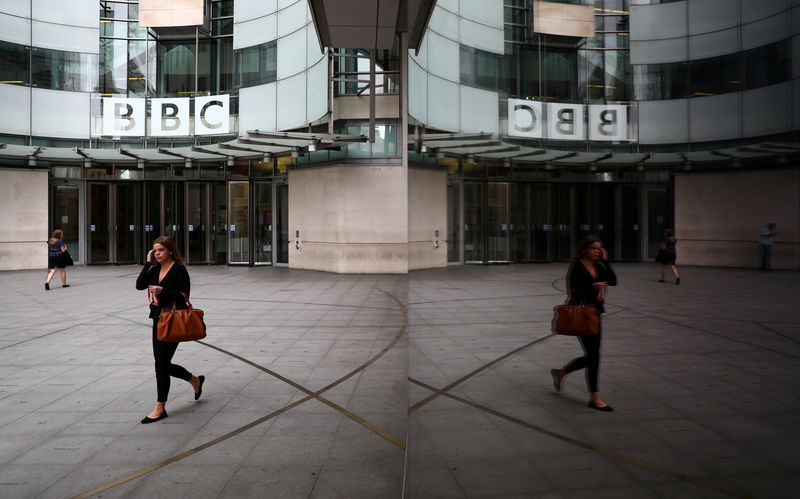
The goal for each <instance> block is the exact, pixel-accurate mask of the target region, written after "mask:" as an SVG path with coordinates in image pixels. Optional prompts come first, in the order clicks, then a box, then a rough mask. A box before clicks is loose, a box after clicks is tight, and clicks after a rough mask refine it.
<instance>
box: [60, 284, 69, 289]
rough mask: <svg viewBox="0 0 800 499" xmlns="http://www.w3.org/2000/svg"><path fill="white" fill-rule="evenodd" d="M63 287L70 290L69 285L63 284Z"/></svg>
mask: <svg viewBox="0 0 800 499" xmlns="http://www.w3.org/2000/svg"><path fill="white" fill-rule="evenodd" d="M61 287H62V288H68V287H69V284H62V285H61Z"/></svg>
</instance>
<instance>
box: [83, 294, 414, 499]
mask: <svg viewBox="0 0 800 499" xmlns="http://www.w3.org/2000/svg"><path fill="white" fill-rule="evenodd" d="M374 289H376V290H378V291H380V292H382V293H384V294H385V295H387V296H389V297H390V298H392V299H393V300H394V301H395V302H397V304H398V305H399V306H400V309H401V310H402V312H403V324H402V326H401V328H400V330H399V331H398V332H397V334H396V335H395V337H394V338H393V339H392V341H391V342H389V344H388V345H386V346H385V347H384V348H383V349H382V350H381V351H380V352H378V353H377V354H375V355H374V356H373V357H372V358H370V359H369V360H368V361H366V362H365V363H363V364H361V365H360V366H358V367H357V368H356V369H354V370H352V371H350V372H349V373H347V374H346V375H345V376H343V377H341V378H339V379H338V380H336V381H334V382H333V383H330V384H329V385H327V386H325V387H324V388H322V389H320V390H317V391H316V392H311V391H310V390H308V389H307V388H305V387H303V386H302V385H300V384H298V383H295V382H294V381H292V380H290V379H289V378H286V377H285V376H282V375H280V374H278V373H276V372H275V371H272V370H270V369H267V368H266V367H263V366H260V365H258V364H256V363H255V362H252V361H250V360H247V359H245V358H244V357H241V356H239V355H236V354H234V353H232V352H228V351H227V350H224V349H222V348H219V347H216V346H214V345H211V344H209V343H206V342H204V341H198V343H201V344H203V345H205V346H207V347H209V348H212V349H214V350H217V351H219V352H221V353H224V354H226V355H230V356H232V357H234V358H236V359H238V360H241V361H242V362H244V363H246V364H248V365H250V366H253V367H255V368H256V369H260V370H262V371H264V372H266V373H268V374H270V375H271V376H274V377H276V378H278V379H279V380H281V381H283V382H284V383H287V384H289V385H290V386H292V387H294V388H297V389H298V390H300V391H302V392H304V393H306V394H307V396H306V397H304V398H302V399H300V400H297V401H295V402H293V403H291V404H289V405H287V406H286V407H283V408H281V409H278V410H276V411H274V412H271V413H270V414H267V415H266V416H264V417H262V418H259V419H257V420H255V421H253V422H251V423H248V424H247V425H245V426H242V427H241V428H237V429H236V430H233V431H231V432H229V433H226V434H225V435H222V436H220V437H217V438H215V439H214V440H211V441H208V442H206V443H204V444H202V445H199V446H197V447H195V448H193V449H190V450H188V451H186V452H183V453H181V454H178V455H176V456H173V457H171V458H169V459H166V460H164V461H161V462H160V463H157V464H154V465H152V466H150V467H147V468H144V469H142V470H139V471H136V472H134V473H131V474H130V475H127V476H124V477H122V478H120V479H118V480H114V481H113V482H110V483H107V484H105V485H102V486H100V487H97V488H96V489H92V490H90V491H88V492H84V493H83V494H80V495H78V496H75V499H83V498H87V497H91V496H93V495H95V494H99V493H101V492H104V491H106V490H108V489H111V488H113V487H116V486H117V485H121V484H123V483H125V482H129V481H131V480H133V479H136V478H139V477H141V476H144V475H146V474H148V473H150V472H152V471H155V470H157V469H159V468H163V467H165V466H167V465H169V464H172V463H174V462H177V461H180V460H182V459H185V458H187V457H189V456H191V455H193V454H196V453H198V452H200V451H201V450H203V449H207V448H209V447H211V446H213V445H216V444H218V443H220V442H223V441H225V440H227V439H229V438H231V437H234V436H236V435H239V434H240V433H242V432H245V431H247V430H249V429H250V428H253V427H255V426H258V425H260V424H261V423H264V422H266V421H268V420H270V419H272V418H274V417H276V416H278V415H280V414H283V413H284V412H286V411H288V410H290V409H293V408H294V407H297V406H298V405H300V404H303V403H305V402H308V401H309V400H311V399H314V398H316V399H317V400H319V401H320V402H322V403H324V404H326V405H328V406H329V407H332V408H334V409H336V410H337V411H339V412H340V413H342V414H344V415H345V416H347V417H349V418H350V419H352V420H353V421H355V422H357V423H359V424H361V425H362V426H364V427H365V428H367V429H369V430H370V431H372V432H374V433H376V434H377V435H380V436H381V437H383V438H385V439H386V440H388V441H389V442H391V443H392V444H394V445H396V446H397V447H400V448H401V449H405V448H406V444H405V442H403V441H402V440H400V439H398V438H397V437H394V436H392V435H391V434H389V433H388V432H386V431H384V430H382V429H380V428H378V427H377V426H375V425H373V424H372V423H370V422H369V421H367V420H366V419H364V418H362V417H360V416H357V415H356V414H353V413H352V412H350V411H348V410H347V409H344V408H343V407H340V406H339V405H337V404H335V403H334V402H331V401H330V400H328V399H325V398H324V397H321V396H320V395H321V394H323V393H325V392H327V391H328V390H330V389H332V388H334V387H335V386H338V385H339V384H341V383H343V382H344V381H346V380H348V379H350V378H352V377H353V376H355V375H356V374H358V373H360V372H361V371H363V370H364V369H366V368H367V367H369V366H371V365H372V364H374V363H375V362H376V361H377V360H378V359H380V358H381V357H383V355H384V354H386V352H388V351H389V350H390V349H391V348H392V347H393V346H395V345H396V344H397V342H398V341H400V338H401V337H402V336H403V334H405V332H406V329H407V327H408V309H407V308H406V306H405V305H404V304H403V303H402V302H401V301H400V300H398V299H397V298H396V297H395V296H394V295H392V294H391V293H389V292H387V291H384V290H382V289H380V288H377V287H374Z"/></svg>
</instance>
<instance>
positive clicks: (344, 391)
mask: <svg viewBox="0 0 800 499" xmlns="http://www.w3.org/2000/svg"><path fill="white" fill-rule="evenodd" d="M614 268H615V270H616V272H617V275H618V277H619V286H617V287H616V288H611V289H610V291H609V295H608V297H607V306H606V307H607V314H606V315H605V316H604V319H603V349H602V362H601V370H600V385H601V386H600V390H601V393H602V395H603V397H604V399H605V400H606V401H607V402H608V403H609V404H611V405H612V406H613V407H614V409H615V410H614V412H611V413H601V412H599V411H595V410H592V409H591V408H589V407H587V406H586V401H587V400H588V396H587V393H586V385H585V381H584V379H583V376H582V374H580V373H575V374H572V375H570V376H569V377H568V378H567V380H566V389H565V391H564V392H563V393H556V392H554V390H553V387H552V381H551V378H550V375H549V370H550V369H551V368H553V367H559V366H561V365H563V364H565V363H566V362H567V361H569V360H570V359H571V358H573V357H575V356H578V355H580V354H581V349H580V346H579V345H578V342H577V340H576V339H575V338H570V337H562V336H555V335H552V334H551V333H550V320H551V319H552V307H553V306H554V305H556V304H558V303H561V302H563V300H564V273H565V270H566V265H564V264H547V265H508V266H489V267H484V266H464V267H449V268H446V269H437V270H427V271H416V272H412V273H410V274H409V275H408V276H393V275H363V276H361V275H336V274H327V273H319V272H309V271H300V270H293V269H287V268H272V267H257V268H245V267H206V266H193V267H190V268H189V272H190V274H191V277H192V303H193V304H194V306H195V307H198V308H201V309H203V310H204V311H205V317H206V324H207V325H208V337H207V338H206V339H205V340H203V341H202V342H196V343H190V344H182V345H181V346H180V347H179V349H178V352H177V354H176V356H175V359H174V362H176V363H179V364H181V365H183V366H184V367H186V368H187V369H188V370H190V371H192V372H193V374H197V375H199V374H203V375H205V376H206V383H205V386H204V389H203V396H202V398H201V399H200V400H198V401H195V400H194V397H193V392H192V389H191V387H190V386H189V385H188V384H187V383H185V382H183V381H180V380H173V382H172V389H171V392H170V400H169V402H168V404H167V410H168V412H169V417H168V418H166V419H164V420H162V421H159V422H157V423H155V424H150V425H142V424H140V423H139V421H140V419H141V418H142V417H144V416H145V415H146V414H147V413H149V411H150V410H151V409H152V407H153V404H154V401H155V379H154V375H153V360H152V350H151V344H150V334H151V333H150V321H149V319H148V318H147V313H148V310H147V299H146V293H144V292H140V291H136V290H135V288H134V282H135V279H136V276H137V275H138V272H139V267H138V266H109V267H85V266H79V267H75V268H70V269H69V270H68V274H69V276H68V277H69V283H70V287H69V288H62V287H61V286H60V281H59V280H58V276H56V278H55V279H54V280H53V282H52V283H51V288H52V289H51V290H50V291H45V290H44V286H43V282H44V277H45V273H46V272H45V271H44V270H41V271H11V272H0V300H1V301H0V303H2V307H0V317H1V318H2V320H1V321H0V497H2V498H29V497H30V498H33V497H42V498H66V497H104V498H109V497H164V498H174V497H192V498H206V497H208V498H250V497H253V498H294V497H314V498H329V497H330V498H339V497H341V498H362V497H363V498H387V497H407V498H429V497H452V498H461V497H470V498H471V497H486V498H489V497H491V498H499V497H504V498H505V497H509V498H510V497H519V498H540V497H541V498H584V497H585V498H603V497H608V498H612V497H613V498H627V497H631V498H651V497H652V498H671V497H681V498H684V497H689V498H694V497H697V498H701V497H702V498H706V497H710V498H713V497H758V498H762V497H763V498H776V497H787V498H788V497H796V491H797V489H798V487H800V451H798V444H800V378H799V377H798V374H800V313H798V303H800V300H799V298H800V292H798V283H799V282H800V279H798V277H800V274H798V273H797V272H759V271H756V270H747V269H720V268H701V267H683V268H681V284H680V285H679V286H676V285H674V284H673V283H671V282H667V283H659V282H657V274H658V267H657V266H655V265H652V264H649V265H648V264H617V265H615V266H614Z"/></svg>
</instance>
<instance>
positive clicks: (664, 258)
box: [656, 229, 681, 284]
mask: <svg viewBox="0 0 800 499" xmlns="http://www.w3.org/2000/svg"><path fill="white" fill-rule="evenodd" d="M676 244H678V240H677V239H676V238H675V233H674V232H672V229H667V230H665V231H664V241H663V242H662V243H661V250H659V252H658V256H657V257H656V261H658V262H661V279H659V280H658V282H664V278H665V277H666V276H667V265H669V267H670V269H672V273H673V274H675V284H680V283H681V276H679V275H678V267H676V266H675V260H676V259H677V257H678V253H677V252H676V251H675V245H676Z"/></svg>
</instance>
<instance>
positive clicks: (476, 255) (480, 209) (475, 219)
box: [464, 182, 486, 263]
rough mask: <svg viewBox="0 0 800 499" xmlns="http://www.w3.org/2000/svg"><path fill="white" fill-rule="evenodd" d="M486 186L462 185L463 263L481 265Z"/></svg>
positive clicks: (471, 183) (478, 184) (484, 237)
mask: <svg viewBox="0 0 800 499" xmlns="http://www.w3.org/2000/svg"><path fill="white" fill-rule="evenodd" d="M485 216H486V184H484V183H473V182H465V183H464V262H465V263H483V262H484V261H485V258H484V242H485V239H486V235H485V234H484V227H485V223H486V222H485Z"/></svg>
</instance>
